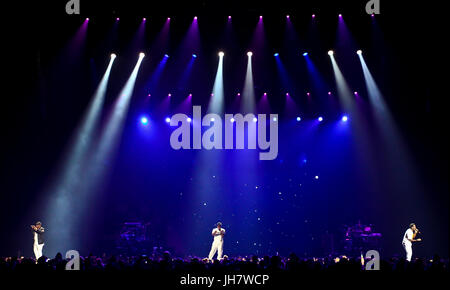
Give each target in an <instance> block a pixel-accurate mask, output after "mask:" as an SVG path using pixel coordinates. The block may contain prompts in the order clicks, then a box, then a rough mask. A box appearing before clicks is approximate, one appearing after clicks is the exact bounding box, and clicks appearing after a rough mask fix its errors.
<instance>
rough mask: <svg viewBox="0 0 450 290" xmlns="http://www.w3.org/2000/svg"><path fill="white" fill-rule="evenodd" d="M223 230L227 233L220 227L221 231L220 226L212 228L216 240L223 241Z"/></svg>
mask: <svg viewBox="0 0 450 290" xmlns="http://www.w3.org/2000/svg"><path fill="white" fill-rule="evenodd" d="M221 232H222V233H224V234H225V229H224V228H220V231H219V229H218V228H214V229H213V230H212V234H213V235H214V242H223V236H222V235H221V234H220V233H221Z"/></svg>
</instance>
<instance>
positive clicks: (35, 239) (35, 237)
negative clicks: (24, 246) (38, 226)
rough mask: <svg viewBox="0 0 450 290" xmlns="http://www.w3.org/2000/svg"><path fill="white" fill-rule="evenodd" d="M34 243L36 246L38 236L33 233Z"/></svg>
mask: <svg viewBox="0 0 450 290" xmlns="http://www.w3.org/2000/svg"><path fill="white" fill-rule="evenodd" d="M34 243H35V244H38V234H37V233H36V232H34Z"/></svg>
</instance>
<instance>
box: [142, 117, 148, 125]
mask: <svg viewBox="0 0 450 290" xmlns="http://www.w3.org/2000/svg"><path fill="white" fill-rule="evenodd" d="M141 124H142V125H147V124H148V119H147V117H142V118H141Z"/></svg>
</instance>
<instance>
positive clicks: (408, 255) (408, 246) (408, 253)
mask: <svg viewBox="0 0 450 290" xmlns="http://www.w3.org/2000/svg"><path fill="white" fill-rule="evenodd" d="M403 248H405V251H406V260H407V261H408V262H411V258H412V244H403Z"/></svg>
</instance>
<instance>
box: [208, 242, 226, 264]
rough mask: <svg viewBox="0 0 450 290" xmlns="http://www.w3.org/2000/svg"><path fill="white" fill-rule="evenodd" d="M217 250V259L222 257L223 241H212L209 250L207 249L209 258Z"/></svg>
mask: <svg viewBox="0 0 450 290" xmlns="http://www.w3.org/2000/svg"><path fill="white" fill-rule="evenodd" d="M216 252H217V259H218V260H220V259H222V254H223V241H214V242H213V243H212V245H211V251H209V257H208V258H209V259H210V260H212V258H213V257H214V255H215V254H216Z"/></svg>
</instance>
